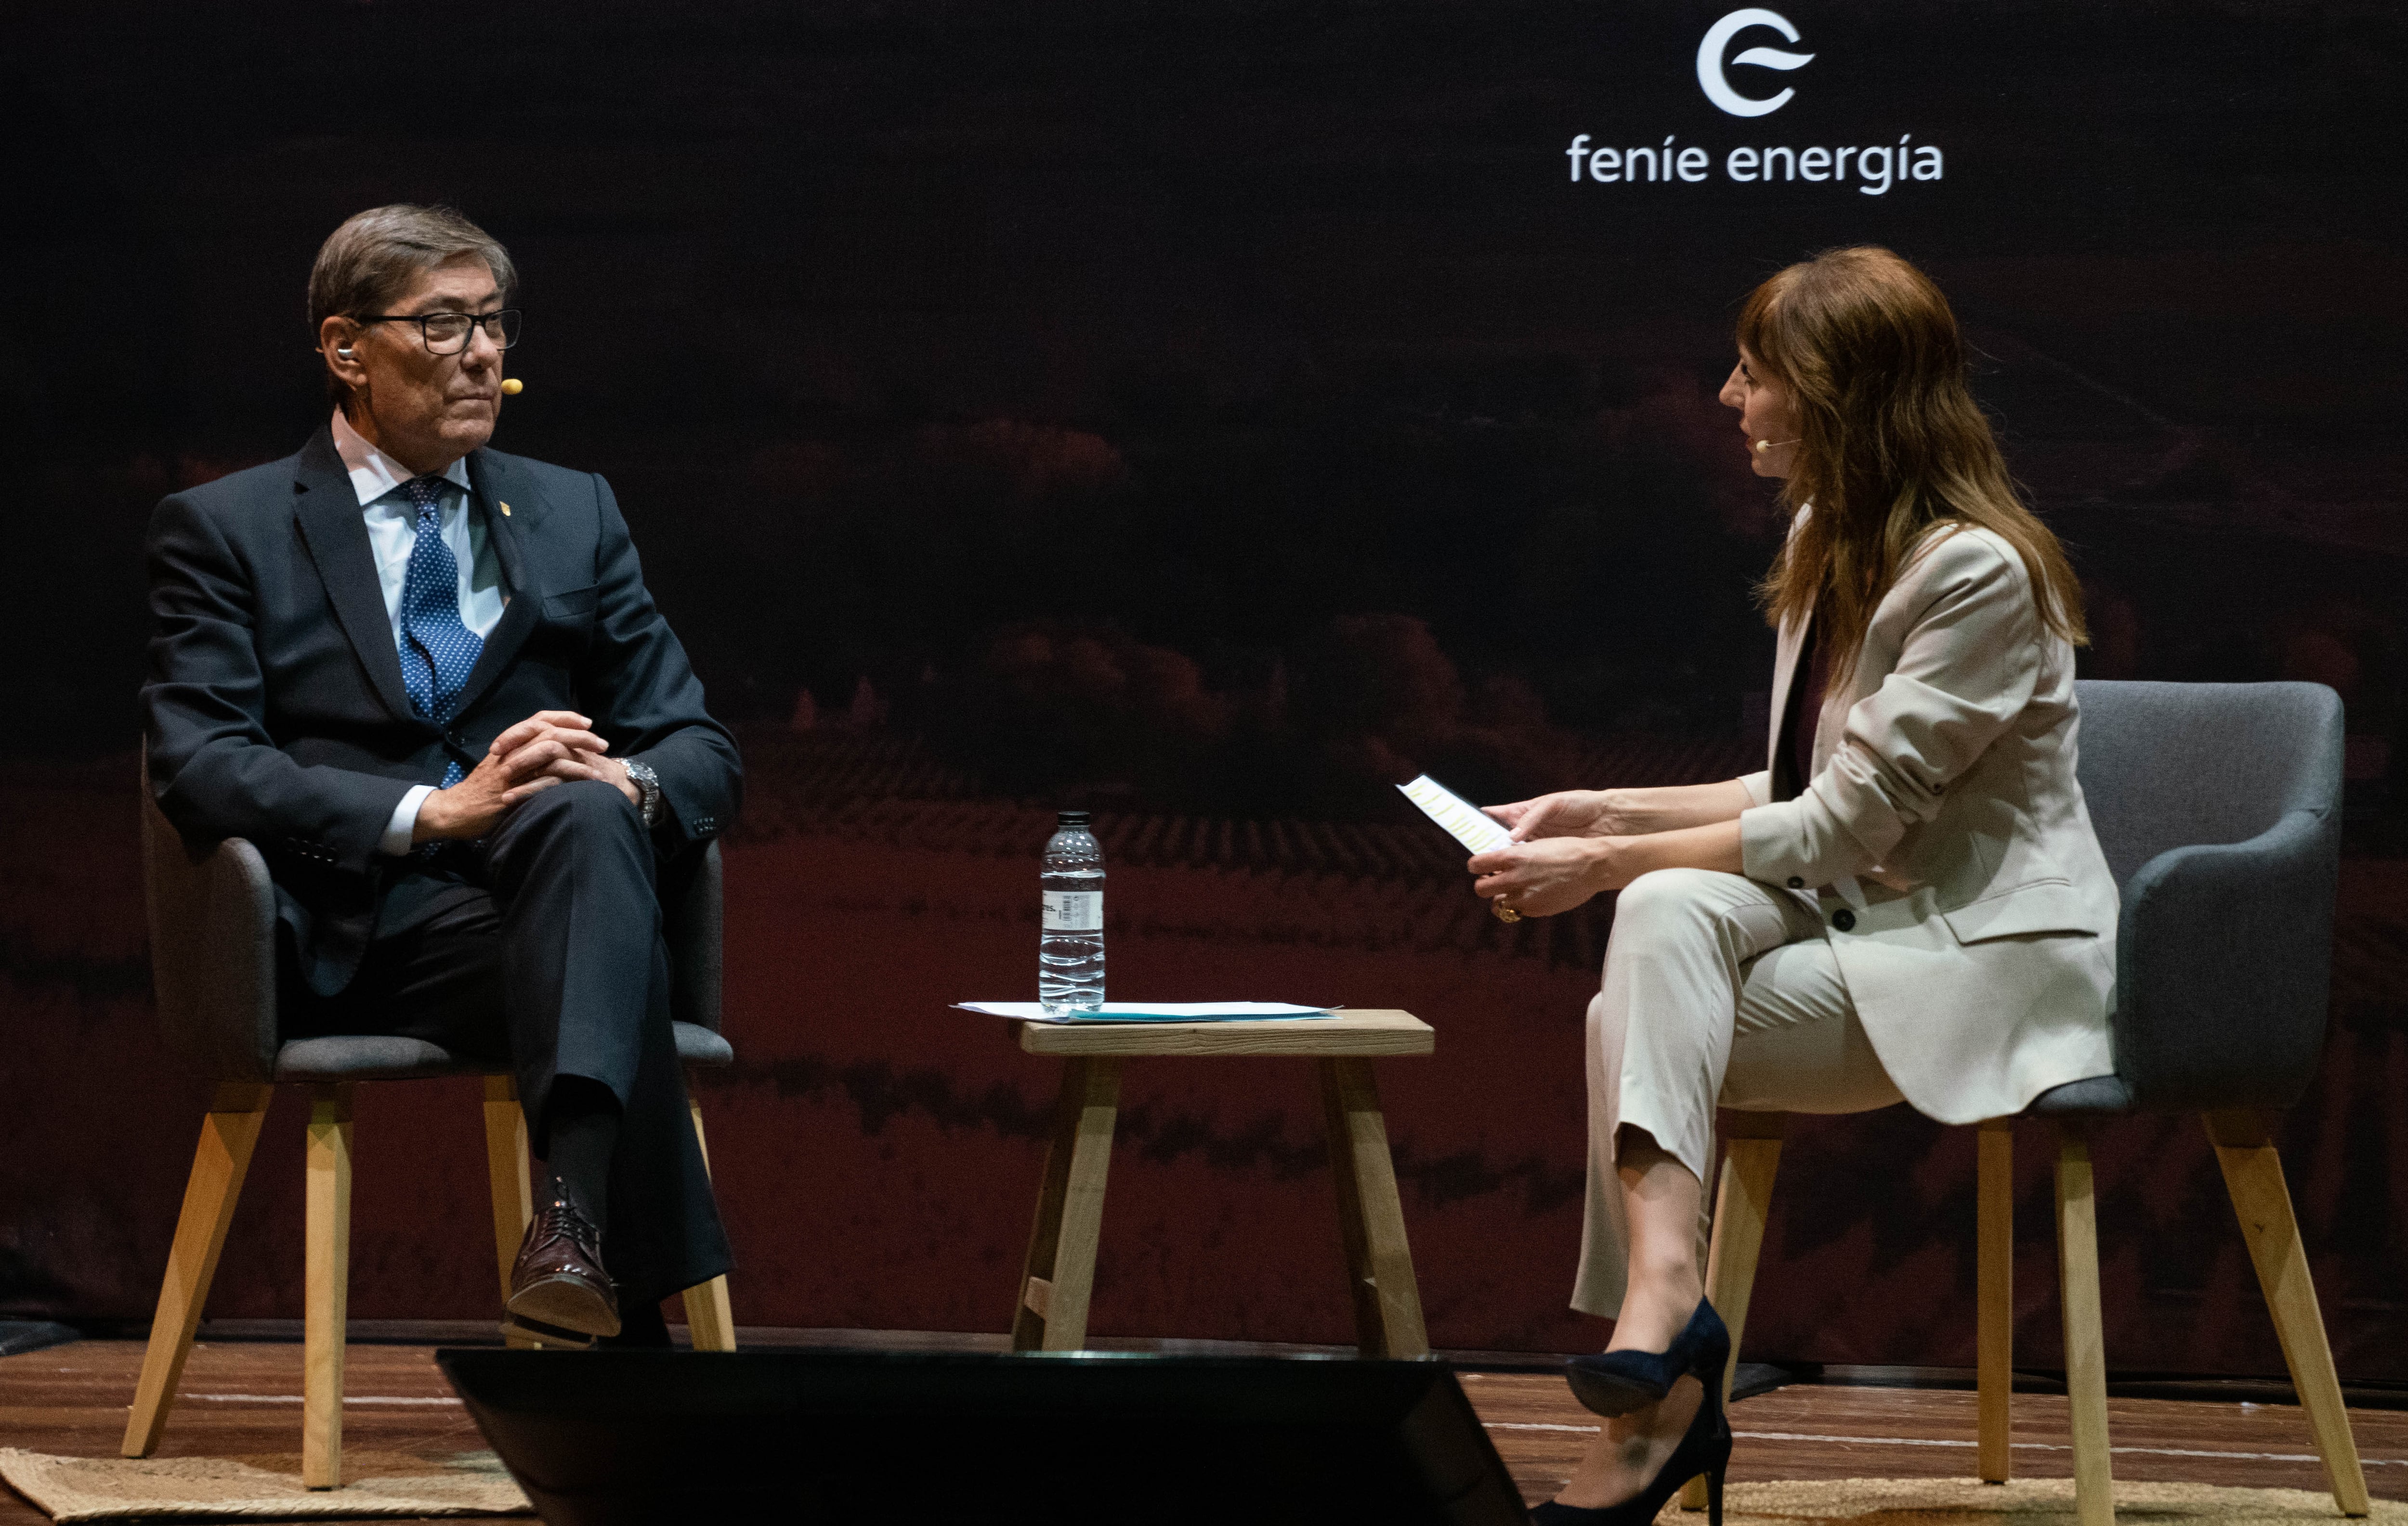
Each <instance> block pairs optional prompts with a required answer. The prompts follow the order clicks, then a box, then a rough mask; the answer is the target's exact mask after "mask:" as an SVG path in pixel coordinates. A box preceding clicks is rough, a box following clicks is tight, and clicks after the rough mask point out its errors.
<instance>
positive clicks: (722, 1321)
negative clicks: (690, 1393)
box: [685, 1091, 736, 1351]
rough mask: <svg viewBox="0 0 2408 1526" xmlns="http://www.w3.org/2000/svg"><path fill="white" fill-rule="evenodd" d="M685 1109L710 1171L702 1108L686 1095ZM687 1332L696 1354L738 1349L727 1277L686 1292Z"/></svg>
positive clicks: (690, 1093)
mask: <svg viewBox="0 0 2408 1526" xmlns="http://www.w3.org/2000/svg"><path fill="white" fill-rule="evenodd" d="M685 1108H686V1114H687V1116H688V1117H690V1118H692V1119H693V1120H694V1142H695V1145H696V1146H697V1147H698V1148H700V1149H701V1150H702V1169H703V1170H704V1171H705V1172H708V1171H710V1140H709V1139H708V1138H707V1137H705V1136H704V1134H703V1132H702V1105H701V1104H700V1103H698V1102H696V1101H695V1100H694V1094H693V1093H692V1092H691V1091H689V1092H687V1093H686V1099H685ZM685 1330H686V1334H687V1336H688V1338H690V1339H691V1340H692V1341H693V1342H694V1348H695V1350H697V1351H733V1350H735V1349H736V1314H735V1311H734V1310H733V1309H731V1308H730V1307H729V1306H728V1303H727V1278H726V1277H725V1276H715V1277H712V1278H711V1279H710V1281H709V1282H704V1283H698V1284H696V1285H695V1286H694V1287H691V1288H688V1289H687V1290H686V1291H685Z"/></svg>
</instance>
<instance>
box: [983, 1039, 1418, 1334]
mask: <svg viewBox="0 0 2408 1526" xmlns="http://www.w3.org/2000/svg"><path fill="white" fill-rule="evenodd" d="M1015 1026H1016V1027H1018V1029H1019V1030H1020V1047H1021V1048H1023V1049H1025V1050H1027V1051H1028V1052H1029V1053H1030V1054H1058V1055H1061V1056H1063V1057H1064V1060H1065V1063H1064V1065H1063V1067H1062V1096H1061V1101H1060V1103H1059V1104H1058V1105H1057V1109H1056V1111H1055V1113H1054V1143H1053V1146H1052V1148H1050V1149H1048V1150H1047V1151H1046V1155H1045V1182H1044V1186H1043V1188H1042V1189H1041V1190H1040V1191H1039V1193H1038V1196H1037V1224H1036V1228H1035V1229H1034V1230H1032V1231H1031V1232H1030V1234H1029V1236H1028V1264H1027V1267H1026V1269H1025V1271H1024V1272H1022V1274H1021V1278H1020V1304H1019V1307H1018V1308H1017V1309H1016V1310H1015V1311H1014V1313H1013V1315H1012V1320H1011V1348H1012V1349H1013V1350H1015V1351H1077V1350H1081V1349H1082V1348H1084V1347H1085V1345H1086V1341H1087V1299H1088V1296H1089V1294H1091V1293H1092V1292H1093V1291H1095V1283H1096V1240H1097V1234H1099V1232H1100V1231H1101V1230H1102V1228H1103V1220H1104V1176H1105V1173H1107V1172H1108V1171H1110V1170H1111V1162H1112V1124H1113V1121H1114V1120H1115V1119H1116V1117H1117V1116H1118V1113H1119V1110H1120V1091H1121V1062H1122V1061H1123V1060H1124V1059H1126V1058H1128V1057H1130V1056H1133V1055H1226V1054H1280V1055H1294V1056H1297V1057H1298V1058H1310V1059H1314V1060H1318V1061H1319V1062H1321V1107H1322V1117H1323V1119H1324V1120H1325V1122H1326V1126H1327V1128H1328V1131H1329V1166H1330V1171H1331V1174H1332V1175H1333V1176H1334V1177H1336V1178H1337V1183H1338V1228H1339V1233H1340V1234H1341V1235H1342V1236H1343V1237H1344V1239H1345V1243H1346V1268H1347V1273H1348V1279H1347V1280H1348V1287H1349V1290H1350V1291H1352V1292H1353V1294H1354V1299H1355V1331H1356V1333H1357V1335H1358V1337H1359V1339H1360V1341H1361V1343H1362V1349H1363V1354H1364V1355H1365V1356H1367V1357H1426V1356H1427V1355H1429V1337H1428V1335H1426V1333H1424V1332H1423V1330H1422V1298H1421V1291H1420V1290H1419V1289H1418V1288H1416V1287H1415V1286H1414V1284H1413V1260H1412V1252H1411V1251H1410V1249H1408V1248H1407V1247H1406V1244H1405V1217H1404V1207H1403V1205H1402V1204H1401V1203H1400V1202H1399V1201H1398V1196H1397V1173H1396V1167H1395V1164H1394V1162H1391V1161H1390V1160H1389V1158H1388V1127H1387V1122H1386V1120H1384V1119H1383V1117H1382V1116H1381V1113H1380V1091H1379V1087H1378V1085H1377V1084H1376V1083H1375V1082H1374V1081H1373V1080H1372V1077H1371V1060H1372V1057H1373V1056H1375V1055H1383V1054H1428V1053H1429V1052H1430V1051H1431V1050H1432V1049H1433V1048H1436V1047H1437V1041H1438V1035H1437V1034H1435V1033H1433V1032H1432V1031H1431V1029H1430V1026H1429V1024H1427V1023H1426V1022H1424V1021H1422V1020H1420V1019H1419V1018H1416V1017H1414V1016H1413V1015H1412V1013H1410V1012H1390V1011H1372V1010H1364V1011H1346V1012H1340V1014H1338V1015H1337V1016H1336V1017H1334V1018H1290V1019H1278V1020H1265V1021H1237V1022H1145V1023H1136V1022H1131V1023H1043V1022H1022V1023H1018V1024H1015Z"/></svg>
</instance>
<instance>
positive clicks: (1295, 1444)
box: [436, 1350, 1525, 1526]
mask: <svg viewBox="0 0 2408 1526" xmlns="http://www.w3.org/2000/svg"><path fill="white" fill-rule="evenodd" d="M436 1361H437V1362H438V1363H440V1364H441V1366H442V1368H443V1372H444V1375H445V1376H448V1377H449V1378H450V1379H451V1380H452V1387H453V1388H454V1389H456V1390H458V1391H459V1394H460V1397H461V1399H462V1400H464V1401H465V1402H466V1404H467V1406H468V1413H469V1414H471V1415H473V1416H474V1417H476V1420H477V1424H478V1427H479V1428H480V1429H481V1430H482V1431H483V1432H484V1433H485V1438H486V1440H488V1441H490V1442H491V1443H493V1447H494V1450H495V1451H496V1452H498V1453H500V1454H501V1459H502V1462H504V1463H505V1464H507V1465H508V1466H509V1470H510V1473H511V1475H512V1476H515V1477H516V1478H517V1479H518V1481H519V1483H520V1485H521V1486H522V1487H523V1488H524V1489H525V1490H526V1491H527V1497H528V1498H529V1499H531V1500H533V1501H534V1502H535V1507H536V1509H537V1510H538V1511H539V1512H541V1513H542V1516H543V1519H545V1520H546V1521H547V1522H549V1523H550V1526H638V1523H640V1526H676V1523H683V1522H697V1523H698V1522H710V1523H712V1526H725V1523H738V1522H740V1523H746V1526H751V1523H756V1522H779V1521H815V1522H816V1521H827V1522H848V1521H862V1522H878V1523H881V1526H885V1523H904V1522H919V1521H927V1522H937V1521H942V1522H945V1523H947V1526H958V1523H983V1522H990V1521H1043V1522H1047V1523H1049V1526H1072V1523H1080V1526H1084V1523H1094V1526H1102V1523H1105V1522H1111V1523H1112V1526H1155V1523H1171V1522H1180V1523H1192V1526H1203V1523H1206V1522H1210V1523H1211V1526H1260V1523H1267V1522H1287V1521H1294V1522H1299V1523H1302V1522H1310V1523H1312V1526H1347V1523H1352V1522H1358V1521H1359V1522H1365V1523H1378V1526H1422V1523H1428V1526H1440V1523H1445V1526H1512V1523H1517V1522H1520V1521H1522V1520H1523V1519H1525V1518H1524V1514H1523V1507H1522V1501H1521V1496H1520V1494H1519V1493H1518V1492H1517V1491H1516V1490H1515V1489H1514V1487H1513V1481H1512V1478H1511V1477H1509V1476H1507V1475H1506V1472H1505V1465H1504V1464H1503V1463H1502V1462H1499V1461H1498V1456H1497V1448H1494V1447H1492V1446H1491V1445H1489V1441H1488V1433H1487V1432H1485V1431H1484V1430H1483V1429H1482V1428H1481V1424H1480V1419H1479V1417H1478V1416H1476V1415H1474V1414H1473V1413H1472V1410H1471V1404H1470V1402H1469V1400H1467V1399H1466V1398H1465V1397H1464V1396H1463V1390H1462V1388H1461V1386H1460V1385H1458V1384H1457V1383H1456V1382H1455V1374H1454V1372H1453V1371H1452V1370H1450V1369H1449V1368H1447V1367H1446V1366H1444V1365H1443V1364H1441V1363H1439V1362H1359V1361H1351V1360H1320V1359H1310V1358H1308V1359H1294V1358H1256V1357H1162V1356H1137V1355H1120V1354H1114V1353H1099V1352H1082V1353H1078V1354H1062V1355H1047V1356H1036V1355H1030V1356H1000V1355H996V1356H988V1355H973V1354H952V1353H927V1352H869V1351H807V1350H788V1351H739V1352H732V1353H715V1352H695V1351H584V1352H566V1351H564V1352H552V1351H493V1350H447V1351H441V1352H438V1353H437V1356H436Z"/></svg>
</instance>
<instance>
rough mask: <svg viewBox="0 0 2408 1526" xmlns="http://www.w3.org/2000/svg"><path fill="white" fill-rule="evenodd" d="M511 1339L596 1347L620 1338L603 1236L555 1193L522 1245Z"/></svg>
mask: <svg viewBox="0 0 2408 1526" xmlns="http://www.w3.org/2000/svg"><path fill="white" fill-rule="evenodd" d="M504 1306H505V1309H506V1311H507V1312H506V1313H505V1315H504V1317H503V1319H502V1331H503V1333H505V1334H510V1335H529V1336H533V1337H534V1338H535V1339H537V1340H539V1341H542V1342H543V1343H544V1344H545V1345H547V1346H591V1345H592V1344H594V1337H595V1336H596V1335H615V1334H617V1333H619V1295H618V1292H617V1291H616V1290H615V1289H613V1288H612V1287H611V1286H610V1274H609V1273H608V1272H606V1271H604V1270H603V1269H602V1234H601V1232H600V1231H599V1230H596V1229H595V1227H594V1225H593V1223H592V1222H591V1221H590V1220H588V1219H586V1217H585V1216H584V1215H583V1214H581V1213H580V1212H578V1211H577V1205H576V1204H574V1203H572V1202H570V1201H569V1200H568V1194H567V1193H566V1192H563V1191H560V1190H559V1188H558V1187H557V1186H555V1187H554V1188H553V1189H552V1201H551V1202H549V1203H547V1204H545V1205H543V1206H541V1207H539V1208H538V1209H537V1210H536V1213H535V1220H534V1222H532V1223H530V1224H528V1225H527V1232H526V1238H525V1239H523V1240H522V1241H520V1242H519V1259H518V1262H516V1264H514V1265H513V1266H511V1268H510V1296H509V1302H508V1303H507V1304H506V1305H504Z"/></svg>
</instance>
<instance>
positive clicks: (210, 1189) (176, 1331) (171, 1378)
mask: <svg viewBox="0 0 2408 1526" xmlns="http://www.w3.org/2000/svg"><path fill="white" fill-rule="evenodd" d="M274 1094H275V1089H274V1088H272V1087H266V1086H251V1085H244V1084H237V1083H229V1084H226V1085H222V1086H220V1087H219V1088H218V1090H217V1095H216V1097H215V1098H213V1099H212V1100H211V1101H210V1103H209V1111H208V1117H207V1118H205V1119H203V1120H201V1142H200V1145H199V1147H198V1148H196V1149H194V1150H193V1174H192V1176H191V1177H188V1178H187V1179H186V1181H185V1183H184V1206H183V1209H182V1211H181V1212H180V1213H179V1214H178V1215H177V1217H176V1240H175V1245H174V1246H173V1248H170V1249H169V1250H168V1252H167V1270H166V1274H165V1276H162V1277H161V1278H160V1279H159V1306H158V1309H157V1311H156V1312H154V1313H153V1314H152V1315H151V1318H150V1349H149V1350H148V1351H146V1352H145V1353H144V1354H143V1357H142V1376H141V1379H140V1381H139V1382H137V1383H136V1385H135V1389H134V1405H133V1410H132V1412H131V1413H130V1414H129V1415H127V1417H126V1419H125V1441H124V1444H123V1447H122V1451H123V1452H124V1454H125V1455H126V1456H128V1457H148V1456H150V1454H151V1453H152V1452H153V1451H155V1450H157V1448H158V1446H159V1433H160V1432H162V1431H164V1430H165V1429H166V1425H167V1411H168V1410H170V1409H171V1408H173V1407H174V1406H175V1403H176V1385H177V1383H178V1381H179V1379H181V1378H182V1376H184V1359H185V1358H186V1357H188V1356H190V1355H191V1354H192V1350H193V1333H195V1332H196V1331H197V1330H199V1328H200V1323H201V1305H203V1304H205V1303H207V1302H208V1296H209V1283H210V1282H211V1281H212V1280H213V1279H214V1278H215V1277H216V1276H217V1275H218V1253H219V1252H220V1251H222V1250H223V1249H224V1248H225V1238H226V1226H228V1225H229V1224H231V1223H233V1222H234V1205H235V1202H236V1199H238V1198H239V1197H241V1196H242V1180H243V1177H245V1176H246V1175H247V1174H249V1172H250V1170H251V1150H252V1148H254V1147H256V1146H257V1145H258V1143H259V1126H260V1125H261V1124H262V1123H264V1122H265V1121H266V1120H267V1104H268V1101H269V1099H270V1098H271V1097H272V1096H273V1095H274Z"/></svg>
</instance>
